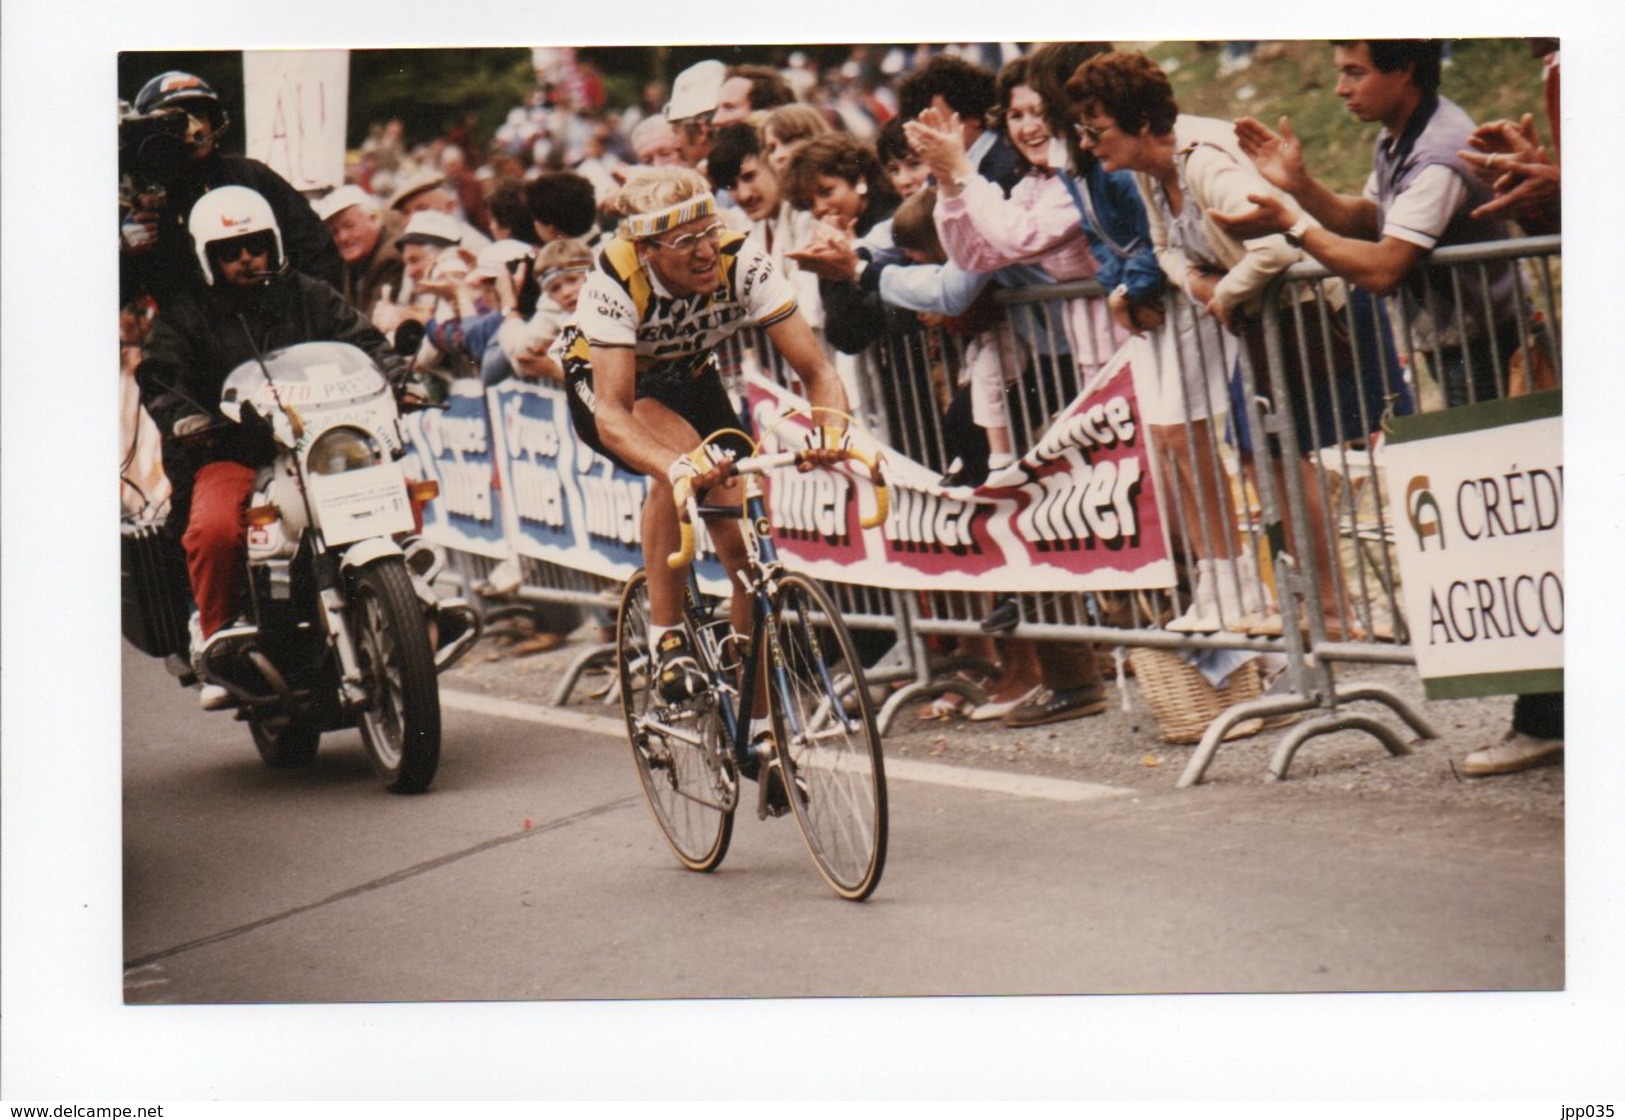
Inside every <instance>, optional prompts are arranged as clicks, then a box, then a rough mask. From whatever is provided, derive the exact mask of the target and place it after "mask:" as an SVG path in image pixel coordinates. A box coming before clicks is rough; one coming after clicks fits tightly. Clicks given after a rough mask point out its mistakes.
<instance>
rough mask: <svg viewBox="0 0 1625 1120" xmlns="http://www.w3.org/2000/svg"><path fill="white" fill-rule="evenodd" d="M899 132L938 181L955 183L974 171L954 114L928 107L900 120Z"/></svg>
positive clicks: (957, 117)
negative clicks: (901, 127) (919, 112)
mask: <svg viewBox="0 0 1625 1120" xmlns="http://www.w3.org/2000/svg"><path fill="white" fill-rule="evenodd" d="M903 135H904V136H906V137H908V145H909V147H910V148H912V149H914V151H915V153H916V154H917V155H918V156H919V157H920V158H921V159H923V160H924V161H925V162H926V165H927V166H929V167H930V168H931V173H932V174H933V175H935V176H936V177H937V182H939V183H957V182H959V181H961V180H963V179H965V178H966V177H967V176H969V175H970V174H971V172H972V171H973V170H974V168H972V167H971V165H970V158H969V157H968V156H967V155H966V154H965V133H964V130H963V126H962V124H961V122H960V119H959V114H958V113H955V112H951V111H949V110H945V109H939V108H937V107H936V106H931V107H930V108H927V109H926V110H925V111H924V112H922V113H921V114H920V115H919V116H918V117H917V118H915V119H914V120H911V121H905V122H903Z"/></svg>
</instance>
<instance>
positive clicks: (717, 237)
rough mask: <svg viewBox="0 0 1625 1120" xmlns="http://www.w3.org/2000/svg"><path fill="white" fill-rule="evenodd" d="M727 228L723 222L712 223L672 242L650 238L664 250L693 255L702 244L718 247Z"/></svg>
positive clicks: (675, 238)
mask: <svg viewBox="0 0 1625 1120" xmlns="http://www.w3.org/2000/svg"><path fill="white" fill-rule="evenodd" d="M726 228H727V227H726V226H724V225H723V224H722V223H721V222H712V223H711V224H710V225H708V226H706V227H705V228H704V229H697V230H695V231H694V232H693V233H685V234H683V235H682V236H681V237H674V238H672V239H671V240H670V241H662V240H660V239H659V238H658V237H651V238H649V240H650V241H653V242H654V243H655V244H656V245H658V246H660V247H661V248H662V249H670V250H671V251H672V252H674V253H692V252H693V251H694V250H696V249H698V248H699V247H700V243H701V242H704V243H705V244H707V245H713V246H714V245H717V244H719V243H720V242H721V240H722V231H723V230H724V229H726Z"/></svg>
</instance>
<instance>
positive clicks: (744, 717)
mask: <svg viewBox="0 0 1625 1120" xmlns="http://www.w3.org/2000/svg"><path fill="white" fill-rule="evenodd" d="M744 479H745V499H744V502H743V503H742V505H741V506H740V510H741V512H740V513H739V514H735V513H733V512H732V511H731V510H730V511H721V510H718V511H714V512H712V513H711V517H712V518H714V519H721V517H723V516H724V515H725V516H728V517H735V516H737V517H739V519H740V520H742V521H743V522H744V523H745V528H744V533H745V539H746V551H747V553H748V555H749V557H750V559H749V561H748V564H747V566H746V569H745V572H744V573H742V574H745V575H748V576H749V579H750V582H749V585H748V586H747V587H746V589H745V590H746V591H747V593H748V594H749V595H750V596H751V611H750V631H749V634H748V635H746V636H745V638H746V640H745V646H744V652H743V658H744V661H743V664H742V665H741V667H740V669H741V671H740V675H739V690H738V698H737V704H735V702H734V698H733V697H732V696H731V695H730V693H731V691H732V690H731V687H730V685H729V681H728V679H727V678H728V673H727V666H726V661H725V660H724V656H725V655H724V646H725V645H726V643H727V642H728V641H729V640H732V639H733V635H732V634H731V631H732V620H731V619H730V618H728V617H726V616H725V617H724V618H723V619H722V620H721V621H719V622H709V623H708V622H705V621H702V620H703V619H704V618H705V617H706V611H705V604H704V598H703V595H702V593H701V591H700V583H699V577H698V576H697V575H696V574H695V571H694V568H693V566H692V565H690V566H689V570H688V579H687V580H686V582H685V591H684V599H683V609H684V613H685V614H686V615H687V618H688V623H689V627H690V630H691V631H692V632H693V634H694V635H695V637H696V638H697V639H698V640H699V641H700V642H701V643H702V644H703V645H704V646H705V650H706V659H707V661H709V662H710V667H711V670H712V672H711V678H712V685H713V687H714V689H715V691H716V694H717V701H718V703H719V705H720V706H721V709H722V726H723V728H724V730H725V733H726V738H727V742H728V744H729V749H730V750H731V751H732V753H733V759H734V763H735V765H736V766H743V765H744V764H745V763H746V762H747V760H748V759H749V756H750V748H751V743H750V725H751V719H752V717H753V716H755V715H756V710H755V709H756V691H757V686H758V684H759V683H760V682H759V675H760V673H761V672H762V668H763V664H764V659H763V657H762V654H763V648H764V645H765V646H766V647H767V652H768V653H769V654H771V655H772V663H773V665H774V669H775V674H776V675H775V676H774V677H772V678H771V679H770V680H769V681H768V685H769V687H772V688H776V689H778V690H780V691H781V692H782V693H786V694H787V693H788V691H789V682H788V681H787V680H786V679H785V677H784V666H783V658H782V655H781V654H780V652H779V651H778V650H777V649H776V648H774V645H773V643H772V641H771V637H770V635H771V633H772V631H771V629H770V627H769V625H768V623H769V621H770V616H771V614H772V611H773V590H774V587H775V586H776V583H777V576H778V573H779V572H780V571H782V570H783V564H782V563H781V561H780V560H779V553H778V547H777V546H776V545H775V544H774V543H773V536H772V529H771V522H770V521H769V520H768V517H767V502H766V498H765V496H764V493H763V490H762V485H761V482H760V479H759V478H758V477H757V476H756V475H754V474H749V475H745V476H744ZM702 516H704V513H702ZM724 626H725V627H727V628H728V630H729V634H728V635H726V636H724V638H722V639H721V640H718V638H717V636H716V634H715V633H714V628H717V627H724ZM812 640H813V641H814V642H816V641H817V638H816V637H813V638H812ZM815 652H816V653H817V654H818V656H817V657H815V661H816V663H817V664H818V666H819V668H820V671H821V672H822V673H823V674H824V684H825V686H826V687H827V688H829V689H830V690H831V691H832V692H833V691H834V689H835V687H836V686H835V682H834V681H833V680H831V679H830V678H829V675H828V667H827V666H826V665H825V662H824V658H823V656H822V651H821V650H815ZM784 708H785V718H786V719H787V720H791V721H799V718H800V717H799V714H798V713H797V712H796V711H795V710H794V705H791V704H786V705H785V706H784ZM837 718H839V719H841V720H842V721H843V722H844V723H847V724H848V725H850V723H851V720H850V717H849V716H848V715H847V713H846V712H844V711H841V712H839V713H837ZM803 730H804V729H803V728H801V727H797V726H792V727H791V728H790V731H791V732H792V733H794V734H796V735H799V734H801V733H802V732H803Z"/></svg>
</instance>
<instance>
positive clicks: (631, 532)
mask: <svg viewBox="0 0 1625 1120" xmlns="http://www.w3.org/2000/svg"><path fill="white" fill-rule="evenodd" d="M485 403H486V407H487V411H488V413H489V416H490V418H491V438H492V445H493V450H494V454H495V457H496V466H497V474H498V478H499V480H500V483H501V486H500V498H501V506H502V511H503V517H504V520H505V522H506V524H507V526H508V542H509V545H510V546H511V548H512V549H513V551H514V552H515V553H517V554H519V555H521V556H528V557H530V558H532V559H534V560H541V561H544V562H548V563H553V564H558V565H560V566H561V567H565V568H569V569H571V570H573V571H579V572H588V573H591V574H594V575H599V576H603V577H605V578H606V579H611V580H624V579H626V578H627V577H628V576H630V575H631V574H632V573H633V572H635V571H637V569H638V568H640V567H642V566H643V504H644V500H645V499H646V497H647V496H648V493H649V483H648V480H646V479H645V478H644V477H643V476H642V475H640V474H637V473H636V472H634V471H629V470H627V469H626V468H624V467H621V466H619V465H617V464H616V463H615V462H613V461H612V460H610V459H609V458H607V457H606V456H603V455H600V454H598V453H597V452H595V451H594V450H593V449H592V448H590V447H588V446H587V445H586V444H585V443H583V442H582V441H581V440H580V439H579V438H578V437H577V435H576V432H575V426H574V425H573V424H572V423H571V422H570V410H569V403H568V400H567V398H566V397H565V394H564V390H563V389H562V388H560V387H559V386H557V385H554V384H552V383H550V382H541V381H521V380H518V379H509V380H507V381H504V382H502V383H501V384H499V385H496V386H493V387H492V388H491V389H489V390H487V391H486V398H485ZM695 543H696V548H697V550H698V560H697V561H696V567H697V571H698V572H699V576H700V585H701V587H702V588H704V589H705V590H706V591H708V592H710V593H712V594H726V593H727V589H728V581H727V577H726V575H725V573H724V572H723V569H722V565H721V563H720V562H719V561H718V560H717V558H716V554H715V553H714V552H713V551H712V550H711V547H710V541H709V538H708V537H707V536H706V535H705V532H704V527H703V526H700V527H699V528H698V530H697V532H696V534H695Z"/></svg>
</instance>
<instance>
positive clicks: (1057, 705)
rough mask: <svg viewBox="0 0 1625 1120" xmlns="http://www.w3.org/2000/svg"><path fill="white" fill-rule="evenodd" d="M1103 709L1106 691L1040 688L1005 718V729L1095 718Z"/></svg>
mask: <svg viewBox="0 0 1625 1120" xmlns="http://www.w3.org/2000/svg"><path fill="white" fill-rule="evenodd" d="M1105 710H1106V692H1105V690H1104V689H1102V688H1100V687H1099V686H1095V687H1092V688H1062V689H1051V688H1040V689H1039V690H1038V692H1037V693H1036V694H1034V695H1033V696H1032V697H1031V698H1029V699H1028V700H1027V701H1026V702H1025V703H1023V704H1021V705H1020V706H1019V707H1017V708H1016V709H1015V710H1014V711H1012V712H1011V713H1010V714H1009V715H1007V716H1005V717H1004V725H1005V726H1006V727H1038V726H1040V725H1042V724H1046V723H1060V722H1061V721H1062V720H1068V719H1079V718H1081V717H1083V716H1098V715H1099V714H1100V713H1101V712H1104V711H1105Z"/></svg>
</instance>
